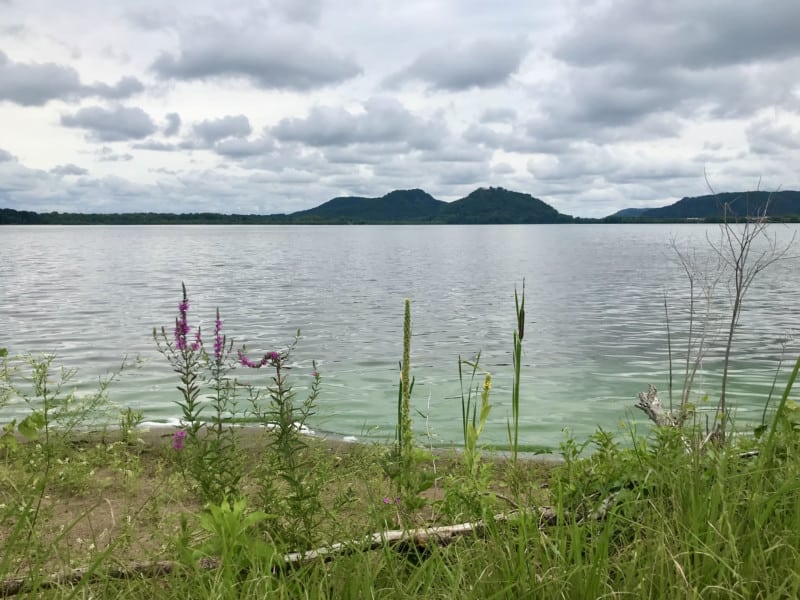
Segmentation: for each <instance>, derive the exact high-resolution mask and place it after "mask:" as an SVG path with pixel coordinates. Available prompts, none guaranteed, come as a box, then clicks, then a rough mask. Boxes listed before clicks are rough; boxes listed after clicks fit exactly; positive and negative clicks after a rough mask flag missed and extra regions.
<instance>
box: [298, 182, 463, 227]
mask: <svg viewBox="0 0 800 600" xmlns="http://www.w3.org/2000/svg"><path fill="white" fill-rule="evenodd" d="M445 206H447V202H443V201H441V200H437V199H436V198H434V197H433V196H431V195H430V194H428V193H427V192H424V191H423V190H420V189H413V190H395V191H393V192H389V193H388V194H386V195H385V196H382V197H380V198H364V197H360V196H341V197H338V198H333V199H332V200H328V201H327V202H325V203H323V204H320V205H319V206H317V207H316V208H311V209H309V210H302V211H299V212H295V213H292V214H291V215H290V217H291V218H293V219H306V218H314V219H337V220H359V221H366V222H393V221H402V222H415V221H422V222H430V221H431V219H434V218H435V217H437V216H438V215H439V213H440V212H441V211H442V209H443V208H444V207H445Z"/></svg>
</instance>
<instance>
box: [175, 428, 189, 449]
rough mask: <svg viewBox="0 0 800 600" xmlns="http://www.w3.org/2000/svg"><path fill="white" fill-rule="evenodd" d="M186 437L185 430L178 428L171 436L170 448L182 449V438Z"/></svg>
mask: <svg viewBox="0 0 800 600" xmlns="http://www.w3.org/2000/svg"><path fill="white" fill-rule="evenodd" d="M185 438H186V432H185V431H184V430H183V429H178V431H176V432H175V434H174V435H173V436H172V448H173V449H175V450H183V440H184V439H185Z"/></svg>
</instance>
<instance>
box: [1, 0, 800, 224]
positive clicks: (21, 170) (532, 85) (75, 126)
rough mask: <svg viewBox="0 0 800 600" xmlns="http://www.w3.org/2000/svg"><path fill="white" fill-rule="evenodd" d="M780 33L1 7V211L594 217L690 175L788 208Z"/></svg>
mask: <svg viewBox="0 0 800 600" xmlns="http://www.w3.org/2000/svg"><path fill="white" fill-rule="evenodd" d="M0 1H2V0H0ZM798 22H800V4H798V3H797V2H796V0H769V2H768V3H767V5H761V4H758V3H753V2H751V1H750V0H710V1H709V2H705V3H702V2H696V1H695V0H692V1H690V0H676V1H675V2H672V3H664V2H654V3H653V2H651V3H642V2H639V1H638V0H580V1H578V2H559V1H557V0H545V1H543V2H541V3H538V4H537V5H536V8H535V10H532V9H531V5H530V2H525V1H523V0H508V1H507V2H502V3H493V4H491V3H488V4H487V3H486V2H478V1H477V0H464V1H463V2H457V3H454V2H452V1H450V0H408V1H407V2H403V3H398V2H394V3H391V2H377V3H376V2H366V1H365V0H352V1H350V0H348V1H346V0H325V1H323V0H264V1H263V2H258V3H254V2H252V1H251V0H231V2H229V3H227V4H226V5H225V6H224V7H222V6H221V5H220V4H219V3H215V2H212V1H211V0H196V1H192V2H189V1H188V0H176V1H175V2H172V3H163V2H160V3H158V2H155V0H141V1H137V2H133V0H120V1H119V2H110V3H109V2H100V1H99V0H82V2H81V3H80V7H79V9H78V8H76V6H75V5H67V4H63V3H52V2H25V3H22V2H12V3H6V4H4V5H3V24H2V26H0V36H2V48H0V132H2V139H0V144H2V150H0V207H1V206H15V207H40V208H42V209H53V210H62V211H64V210H80V211H86V210H115V211H118V210H126V209H131V210H133V209H136V210H144V209H148V210H163V209H164V207H167V206H168V207H169V208H170V210H180V209H185V210H187V211H194V210H212V211H213V210H220V211H230V210H234V209H241V210H242V211H246V212H266V213H274V212H282V211H286V210H299V209H304V208H310V207H312V206H315V205H317V204H320V203H321V202H324V201H325V200H328V199H330V198H332V197H334V196H339V195H347V194H359V195H364V196H382V195H384V194H385V193H387V192H388V191H390V190H392V189H395V188H402V189H406V188H413V187H419V188H423V189H425V190H426V191H427V192H429V193H431V194H432V195H434V196H435V197H437V198H441V199H446V200H452V199H456V198H458V197H461V196H463V195H466V194H467V193H469V192H470V191H472V190H473V189H474V188H475V187H478V186H488V185H497V186H503V187H507V188H510V189H515V190H519V191H522V192H527V193H530V194H532V195H534V196H536V197H538V198H542V199H543V200H545V201H546V202H549V203H551V204H552V205H554V206H556V207H557V208H559V209H560V210H564V211H565V212H568V213H571V214H576V215H582V216H603V215H604V214H608V213H610V212H614V211H616V210H618V209H620V208H624V207H626V206H628V205H630V206H646V205H656V204H666V203H669V202H672V201H674V200H676V199H678V198H680V197H682V196H686V195H693V194H696V193H703V192H704V191H705V182H704V180H703V170H704V169H706V170H707V171H708V172H709V173H711V174H713V176H714V178H715V181H714V183H715V186H716V187H718V188H719V189H737V186H740V185H746V186H752V185H754V183H755V181H757V179H758V176H759V175H763V176H764V185H765V186H767V187H768V186H770V185H772V184H774V187H777V186H780V187H782V189H798V188H800V180H798V177H800V175H799V174H798V171H797V164H798V162H799V161H800V149H798V143H797V139H799V138H800V79H798V76H797V73H800V41H798V40H800V37H798V36H797V35H796V31H795V30H796V24H797V23H798ZM65 104H67V105H65ZM76 131H77V132H78V134H77V135H76ZM112 194H117V195H118V196H112ZM114 198H121V199H124V201H123V200H120V201H118V200H115V199H114ZM154 198H163V199H164V200H163V201H156V200H154Z"/></svg>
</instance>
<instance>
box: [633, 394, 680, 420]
mask: <svg viewBox="0 0 800 600" xmlns="http://www.w3.org/2000/svg"><path fill="white" fill-rule="evenodd" d="M657 392H658V390H656V388H655V386H654V385H653V384H652V383H651V384H650V388H649V389H648V390H647V394H645V393H644V392H639V402H637V403H636V408H638V409H639V410H642V411H644V413H645V414H646V415H647V416H648V417H649V418H650V420H651V421H653V423H655V424H656V425H658V426H659V427H672V426H674V425H676V424H677V423H676V421H675V418H674V417H673V416H672V413H671V412H670V411H668V410H667V409H666V408H664V405H663V404H661V400H659V399H658V396H657V395H656V394H657Z"/></svg>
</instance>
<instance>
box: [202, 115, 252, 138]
mask: <svg viewBox="0 0 800 600" xmlns="http://www.w3.org/2000/svg"><path fill="white" fill-rule="evenodd" d="M192 129H193V131H194V133H195V135H196V136H198V137H199V138H200V139H202V140H203V141H204V142H206V143H207V144H213V143H214V142H216V141H219V140H222V139H225V138H228V137H246V136H248V135H250V133H252V131H253V128H252V127H250V121H249V120H248V119H247V117H246V116H244V115H227V116H225V117H222V118H221V119H210V120H207V121H201V122H199V123H195V124H194V125H193V126H192Z"/></svg>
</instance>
